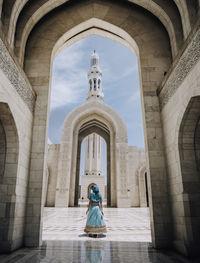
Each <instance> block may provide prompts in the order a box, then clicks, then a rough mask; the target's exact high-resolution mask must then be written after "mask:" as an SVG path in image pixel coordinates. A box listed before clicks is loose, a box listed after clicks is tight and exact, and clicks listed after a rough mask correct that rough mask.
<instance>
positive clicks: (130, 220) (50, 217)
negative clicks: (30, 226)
mask: <svg viewBox="0 0 200 263" xmlns="http://www.w3.org/2000/svg"><path fill="white" fill-rule="evenodd" d="M85 212H86V208H45V209H44V224H43V235H42V239H43V240H80V241H85V240H89V239H90V238H89V237H87V235H85V234H84V231H83V230H84V227H85V223H86V214H85ZM104 215H105V216H104V217H105V222H106V225H107V230H108V233H107V235H106V236H105V237H104V240H107V241H134V242H151V230H150V218H149V209H148V208H104Z"/></svg>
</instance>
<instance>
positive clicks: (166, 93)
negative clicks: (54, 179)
mask: <svg viewBox="0 0 200 263" xmlns="http://www.w3.org/2000/svg"><path fill="white" fill-rule="evenodd" d="M199 59H200V30H198V31H197V33H196V35H195V37H194V38H193V40H192V41H191V43H190V44H189V46H188V47H187V48H186V50H185V51H184V53H183V55H182V56H181V58H180V60H179V61H178V63H177V65H176V66H175V68H174V70H173V71H172V73H171V75H170V76H169V78H168V80H167V81H166V83H165V85H164V87H163V88H162V90H161V92H160V94H159V99H160V107H161V109H163V108H164V106H165V105H166V104H167V103H168V101H169V100H170V98H171V97H172V96H173V95H174V93H175V92H176V90H177V89H178V87H179V86H180V85H181V83H182V82H183V80H184V79H185V78H186V76H187V75H188V73H189V72H190V71H191V69H192V68H193V67H194V66H195V65H196V63H197V62H198V61H199Z"/></svg>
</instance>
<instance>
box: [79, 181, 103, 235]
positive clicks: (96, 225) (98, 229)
mask: <svg viewBox="0 0 200 263" xmlns="http://www.w3.org/2000/svg"><path fill="white" fill-rule="evenodd" d="M92 191H93V192H92V193H91V194H90V198H89V199H90V202H89V205H88V209H87V211H86V214H88V217H87V222H86V227H85V229H84V231H85V232H86V233H87V234H88V235H89V236H90V235H91V236H93V235H94V236H95V237H96V236H97V235H99V234H103V233H106V232H107V230H106V224H105V222H104V219H103V216H104V213H103V205H102V196H101V194H100V192H99V188H98V186H97V185H94V186H93V188H92Z"/></svg>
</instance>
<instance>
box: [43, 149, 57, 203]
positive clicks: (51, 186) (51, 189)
mask: <svg viewBox="0 0 200 263" xmlns="http://www.w3.org/2000/svg"><path fill="white" fill-rule="evenodd" d="M59 151H60V144H49V145H48V158H47V193H46V204H45V205H46V206H48V207H49V206H55V195H56V183H57V173H58V159H59Z"/></svg>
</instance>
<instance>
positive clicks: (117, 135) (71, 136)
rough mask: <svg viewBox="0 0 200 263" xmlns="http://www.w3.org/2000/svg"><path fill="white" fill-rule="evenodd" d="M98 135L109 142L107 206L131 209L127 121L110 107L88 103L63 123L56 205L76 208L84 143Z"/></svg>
mask: <svg viewBox="0 0 200 263" xmlns="http://www.w3.org/2000/svg"><path fill="white" fill-rule="evenodd" d="M93 132H95V133H97V134H99V135H100V136H102V137H103V138H104V139H105V141H106V143H107V158H108V159H107V162H108V165H107V167H108V168H107V169H108V170H107V172H108V178H107V180H108V181H107V185H108V187H107V195H108V205H110V206H117V207H130V204H129V199H128V193H127V190H128V187H127V183H128V179H127V176H128V173H127V151H128V144H127V132H126V126H125V123H124V121H123V120H122V119H121V117H120V116H119V115H118V114H117V113H116V112H115V111H114V110H113V109H112V108H110V107H109V106H108V105H106V104H104V103H102V102H98V101H88V102H86V103H84V104H82V105H81V106H79V107H78V108H76V109H75V110H74V111H72V112H71V113H70V114H69V115H68V116H67V118H66V119H65V121H64V126H63V130H62V141H61V146H60V157H59V168H58V181H57V192H56V202H55V205H56V206H65V207H67V206H68V205H70V206H74V202H75V200H77V192H76V191H75V189H77V187H76V186H77V185H78V180H79V161H80V146H81V141H82V140H83V138H85V136H87V135H89V134H90V133H93Z"/></svg>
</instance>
